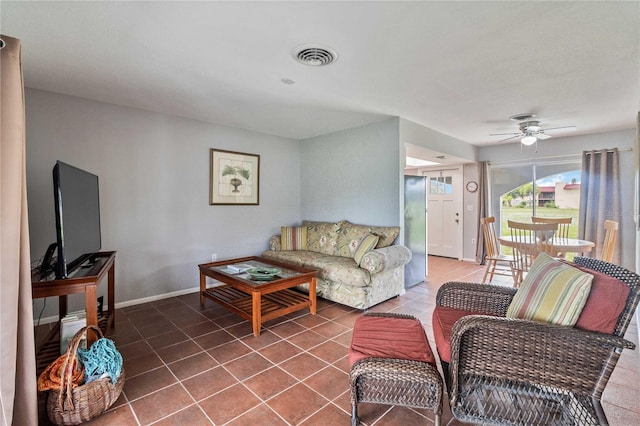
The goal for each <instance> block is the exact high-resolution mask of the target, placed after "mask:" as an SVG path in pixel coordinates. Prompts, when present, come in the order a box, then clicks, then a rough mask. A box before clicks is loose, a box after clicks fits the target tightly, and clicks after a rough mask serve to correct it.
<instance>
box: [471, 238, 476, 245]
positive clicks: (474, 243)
mask: <svg viewBox="0 0 640 426" xmlns="http://www.w3.org/2000/svg"><path fill="white" fill-rule="evenodd" d="M471 245H474V246H475V245H476V239H475V238H472V239H471Z"/></svg>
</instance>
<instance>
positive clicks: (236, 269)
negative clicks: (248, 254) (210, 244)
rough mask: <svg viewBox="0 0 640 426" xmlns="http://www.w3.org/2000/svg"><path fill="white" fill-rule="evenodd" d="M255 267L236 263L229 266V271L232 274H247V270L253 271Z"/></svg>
mask: <svg viewBox="0 0 640 426" xmlns="http://www.w3.org/2000/svg"><path fill="white" fill-rule="evenodd" d="M251 268H253V266H251V265H247V264H246V263H236V264H235V265H227V270H228V271H229V273H231V274H241V273H243V272H246V271H247V269H251Z"/></svg>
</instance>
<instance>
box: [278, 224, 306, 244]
mask: <svg viewBox="0 0 640 426" xmlns="http://www.w3.org/2000/svg"><path fill="white" fill-rule="evenodd" d="M280 246H281V248H280V249H281V250H306V249H307V227H306V226H282V227H281V228H280Z"/></svg>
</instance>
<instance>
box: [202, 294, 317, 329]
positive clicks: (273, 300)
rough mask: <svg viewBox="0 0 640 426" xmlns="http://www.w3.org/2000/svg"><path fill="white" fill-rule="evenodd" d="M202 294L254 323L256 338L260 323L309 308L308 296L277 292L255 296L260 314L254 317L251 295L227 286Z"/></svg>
mask: <svg viewBox="0 0 640 426" xmlns="http://www.w3.org/2000/svg"><path fill="white" fill-rule="evenodd" d="M202 294H203V296H204V297H206V298H208V299H210V300H212V301H214V302H216V303H219V304H220V305H222V306H224V307H225V308H227V309H229V310H230V311H232V312H234V313H236V314H238V315H240V316H241V317H242V318H244V319H247V320H249V321H252V322H253V323H254V335H256V336H258V335H259V334H260V326H261V325H262V323H264V322H266V321H269V320H272V319H274V318H278V317H281V316H283V315H287V314H289V313H291V312H295V311H299V310H301V309H304V308H308V307H311V301H310V300H309V295H307V294H304V293H301V292H298V291H295V290H292V289H285V290H279V291H275V292H273V293H267V294H262V295H260V294H258V295H257V297H258V298H259V299H260V313H259V315H256V316H255V317H254V315H253V296H252V295H251V294H247V293H244V292H242V291H239V290H236V289H235V288H232V287H230V286H227V285H220V286H216V287H211V288H208V289H207V290H206V291H204V292H203V293H202ZM256 325H257V333H256V328H255V326H256Z"/></svg>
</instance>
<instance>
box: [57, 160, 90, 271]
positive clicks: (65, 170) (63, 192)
mask: <svg viewBox="0 0 640 426" xmlns="http://www.w3.org/2000/svg"><path fill="white" fill-rule="evenodd" d="M53 194H54V200H55V210H56V211H55V215H56V235H57V240H56V248H57V251H58V257H57V260H56V262H55V265H54V269H55V273H56V278H58V279H63V278H68V276H69V274H71V273H72V272H73V271H74V270H75V269H77V268H78V267H79V266H81V265H82V263H84V262H85V261H86V260H87V259H90V258H91V257H92V256H93V255H94V254H95V253H96V252H98V251H100V248H101V239H100V196H99V191H98V176H96V175H94V174H92V173H89V172H86V171H84V170H81V169H79V168H77V167H74V166H71V165H69V164H66V163H63V162H62V161H58V162H57V163H56V165H55V166H54V167H53Z"/></svg>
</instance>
